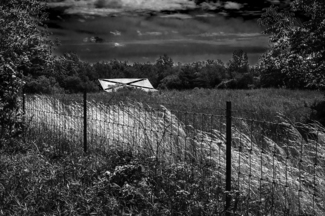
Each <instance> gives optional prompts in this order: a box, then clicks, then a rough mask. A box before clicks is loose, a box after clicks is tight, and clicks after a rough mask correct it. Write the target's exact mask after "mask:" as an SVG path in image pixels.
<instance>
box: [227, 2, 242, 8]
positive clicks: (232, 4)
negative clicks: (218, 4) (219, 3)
mask: <svg viewBox="0 0 325 216" xmlns="http://www.w3.org/2000/svg"><path fill="white" fill-rule="evenodd" d="M224 7H225V9H236V10H239V9H240V8H241V7H242V5H241V4H239V3H236V2H231V1H228V2H226V3H225V6H224Z"/></svg>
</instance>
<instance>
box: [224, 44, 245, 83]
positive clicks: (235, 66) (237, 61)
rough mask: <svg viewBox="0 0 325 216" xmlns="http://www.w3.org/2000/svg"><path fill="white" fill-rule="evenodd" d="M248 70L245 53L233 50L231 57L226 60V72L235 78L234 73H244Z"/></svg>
mask: <svg viewBox="0 0 325 216" xmlns="http://www.w3.org/2000/svg"><path fill="white" fill-rule="evenodd" d="M248 71H249V64H248V57H247V53H246V52H244V51H243V50H235V51H234V52H233V54H232V59H230V60H229V62H228V74H229V76H230V78H231V79H233V78H235V76H236V74H244V73H247V72H248Z"/></svg>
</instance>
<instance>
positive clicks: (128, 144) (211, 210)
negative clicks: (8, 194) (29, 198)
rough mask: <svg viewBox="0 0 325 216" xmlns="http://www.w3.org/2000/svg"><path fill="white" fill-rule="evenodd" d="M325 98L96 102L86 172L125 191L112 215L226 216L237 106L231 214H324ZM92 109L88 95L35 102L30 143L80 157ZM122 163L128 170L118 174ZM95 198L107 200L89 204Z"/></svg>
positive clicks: (71, 172)
mask: <svg viewBox="0 0 325 216" xmlns="http://www.w3.org/2000/svg"><path fill="white" fill-rule="evenodd" d="M322 97H323V95H322V94H321V93H319V92H312V91H310V92H309V91H289V90H273V89H265V90H250V91H230V90H222V91H220V90H202V89H195V90H192V91H184V92H177V91H165V92H161V93H157V94H144V93H141V92H138V91H123V92H119V93H115V94H108V93H100V94H88V100H87V144H88V149H89V153H88V155H92V156H93V157H92V159H91V161H93V162H89V163H91V164H92V168H90V167H88V168H87V169H92V170H96V172H97V174H96V178H95V179H93V180H92V181H93V182H90V185H91V187H92V188H94V187H99V186H100V189H98V188H97V189H96V190H99V191H101V190H104V189H103V188H105V187H108V186H109V187H110V189H111V190H112V191H116V192H115V193H113V194H112V193H110V192H108V191H106V192H107V193H109V198H107V199H105V200H106V201H107V202H108V201H109V200H110V201H109V202H113V201H114V202H116V203H115V204H114V205H113V204H112V203H111V204H110V205H109V206H110V209H109V210H107V209H106V214H108V213H107V212H110V215H114V214H116V215H118V214H121V212H122V211H124V212H129V213H130V215H218V214H220V215H222V214H224V204H225V195H226V194H227V193H228V192H226V191H225V168H226V165H225V164H226V157H225V151H226V145H225V141H226V134H225V133H226V132H225V128H226V127H225V102H226V101H227V100H229V101H232V104H233V118H232V187H233V191H231V192H230V194H231V196H232V204H231V211H232V213H233V214H234V215H324V214H325V206H324V203H325V195H324V194H325V182H324V181H325V176H324V173H325V172H324V171H325V170H324V169H325V129H324V127H323V126H322V125H320V124H319V123H317V122H314V121H312V120H311V119H310V118H309V116H310V114H311V113H312V111H313V110H312V109H311V108H310V106H311V105H312V104H313V103H314V102H315V101H318V100H322ZM83 108H84V107H83V103H82V95H56V96H44V95H34V96H28V97H27V99H26V116H25V118H26V121H27V122H28V124H27V126H28V127H27V132H26V134H25V136H26V139H27V140H29V142H30V143H33V144H34V146H36V148H37V149H38V152H43V154H44V155H47V156H48V157H50V158H60V157H62V155H69V157H70V158H80V155H82V154H83V153H82V152H83V145H84V119H83V114H84V110H83ZM116 152H118V153H117V154H115V153H116ZM123 152H124V153H123ZM113 153H114V154H113ZM121 154H122V156H121ZM116 155H118V158H119V159H118V160H119V161H120V160H122V161H123V162H122V163H121V162H118V163H117V164H115V165H112V164H114V163H115V162H116V161H115V160H116V158H117V156H116ZM130 155H131V156H130ZM69 157H68V158H69ZM108 158H110V159H109V162H110V164H109V165H108V164H107V163H108V161H107V160H108ZM112 158H113V159H112ZM65 160H66V159H65ZM71 160H72V162H71V161H70V162H69V164H70V165H65V166H64V167H65V168H64V169H66V170H67V171H63V173H65V174H66V175H67V176H66V177H65V179H70V183H71V182H79V183H80V181H81V180H80V179H83V177H84V175H81V176H80V175H79V174H80V172H85V171H84V170H83V171H80V170H79V171H78V163H79V162H75V163H76V164H75V165H71V163H72V164H73V163H74V162H73V159H71ZM112 161H115V162H112ZM79 164H80V163H79ZM103 164H104V165H103ZM60 166H62V164H61V162H60ZM79 168H80V167H79ZM52 169H54V168H52ZM55 169H59V168H55ZM55 169H54V170H55ZM87 169H86V170H87ZM61 171H62V170H61ZM89 172H91V171H89ZM58 173H59V172H58ZM94 175H95V174H94ZM56 178H57V179H58V178H59V177H58V176H56ZM99 179H101V181H100V182H98V181H99ZM123 179H125V180H123ZM57 181H59V180H57ZM59 182H60V181H59ZM63 182H65V181H63ZM68 182H69V181H68ZM81 182H82V181H81ZM80 184H82V183H80ZM62 187H63V188H65V189H66V190H70V189H69V188H66V186H62ZM87 187H88V188H89V187H90V186H89V182H88V186H87ZM112 187H113V189H112ZM114 187H115V189H114ZM89 190H90V189H89ZM102 192H105V191H102ZM125 193H127V194H129V196H130V197H129V196H127V197H125V196H124V195H125ZM89 196H90V195H89ZM121 197H123V198H121ZM80 199H81V198H80ZM96 199H98V193H93V194H92V196H90V197H89V200H90V201H94V200H96ZM82 200H83V199H82ZM20 202H22V201H21V200H20ZM139 203H140V204H139ZM106 204H107V203H106ZM67 205H68V204H67ZM76 205H77V204H75V203H70V210H71V212H73V213H75V214H77V213H78V212H79V213H78V214H80V212H81V210H80V211H79V210H78V208H77V206H76ZM139 205H140V206H139ZM141 205H143V206H141ZM114 206H115V207H114ZM116 206H118V207H116ZM65 207H67V206H65ZM114 208H115V209H114ZM126 210H127V211H126ZM53 211H54V210H53ZM84 211H85V210H84ZM92 211H94V212H96V211H95V210H92ZM100 211H104V210H103V207H98V209H97V213H99V212H100ZM71 212H70V213H71ZM132 213H133V214H132ZM125 215H126V213H125Z"/></svg>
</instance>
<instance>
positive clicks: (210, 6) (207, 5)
mask: <svg viewBox="0 0 325 216" xmlns="http://www.w3.org/2000/svg"><path fill="white" fill-rule="evenodd" d="M200 6H201V8H202V9H203V10H216V9H218V8H221V7H222V5H221V3H220V2H203V3H201V5H200Z"/></svg>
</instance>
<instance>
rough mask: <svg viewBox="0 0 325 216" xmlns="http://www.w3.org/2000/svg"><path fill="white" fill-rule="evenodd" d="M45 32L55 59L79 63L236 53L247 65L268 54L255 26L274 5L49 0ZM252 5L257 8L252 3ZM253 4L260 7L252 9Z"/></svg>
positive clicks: (191, 58)
mask: <svg viewBox="0 0 325 216" xmlns="http://www.w3.org/2000/svg"><path fill="white" fill-rule="evenodd" d="M52 1H53V2H52V3H50V4H49V6H50V8H51V10H50V20H51V21H50V22H49V23H48V26H49V27H50V30H51V31H52V32H53V36H54V37H56V38H58V39H59V40H60V41H61V45H60V46H59V47H58V48H57V50H56V52H57V53H59V54H60V53H64V52H70V51H71V52H75V53H77V54H78V55H79V56H80V57H81V58H82V59H83V60H86V61H90V62H95V61H105V60H111V59H118V60H127V61H129V62H153V61H155V59H157V58H158V57H159V55H162V54H168V55H169V56H171V57H172V58H173V59H174V61H175V62H183V63H184V62H192V61H199V60H207V59H221V60H223V61H224V62H226V61H228V60H229V59H230V58H231V55H232V52H233V51H234V50H236V49H243V50H244V51H246V52H247V53H248V57H249V60H250V63H251V64H254V63H256V62H257V61H258V58H259V56H260V55H261V54H262V53H263V52H265V51H266V49H267V48H268V38H267V36H265V35H262V34H261V31H262V29H261V27H260V26H259V25H258V24H257V18H258V17H259V16H260V14H261V11H262V10H263V8H265V7H267V6H269V5H270V4H278V3H279V1H278V0H265V1H263V0H255V1H250V0H246V1H245V0H237V1H218V0H217V1H202V0H201V1H199V0H197V1H196V2H194V1H190V0H79V1H77V0H52ZM254 2H255V3H254ZM256 2H259V3H257V4H256Z"/></svg>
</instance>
